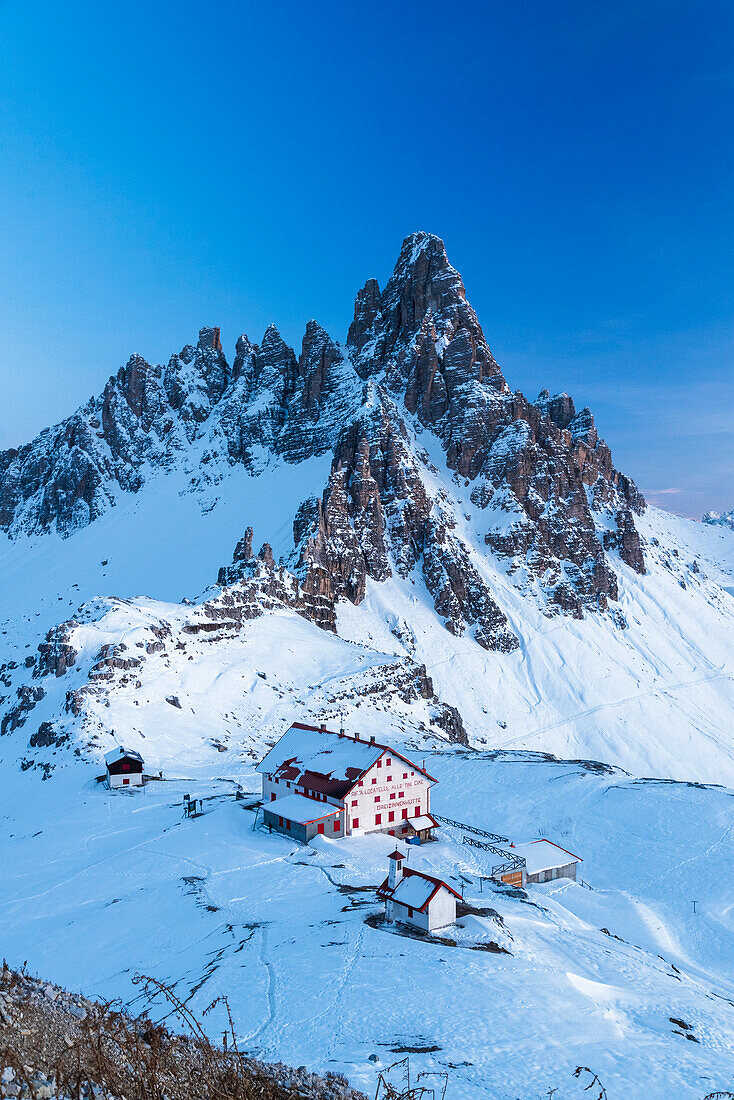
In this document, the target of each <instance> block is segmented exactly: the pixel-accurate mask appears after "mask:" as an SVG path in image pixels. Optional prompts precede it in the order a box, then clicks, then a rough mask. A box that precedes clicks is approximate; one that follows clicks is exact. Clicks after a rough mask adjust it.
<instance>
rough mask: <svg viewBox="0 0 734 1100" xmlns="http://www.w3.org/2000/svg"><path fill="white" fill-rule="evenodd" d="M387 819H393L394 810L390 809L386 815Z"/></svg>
mask: <svg viewBox="0 0 734 1100" xmlns="http://www.w3.org/2000/svg"><path fill="white" fill-rule="evenodd" d="M387 820H388V821H394V820H395V811H394V810H390V813H389V814H388V815H387Z"/></svg>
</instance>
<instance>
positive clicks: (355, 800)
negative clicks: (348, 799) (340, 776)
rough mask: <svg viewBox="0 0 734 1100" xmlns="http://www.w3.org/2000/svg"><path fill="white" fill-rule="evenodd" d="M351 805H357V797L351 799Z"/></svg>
mask: <svg viewBox="0 0 734 1100" xmlns="http://www.w3.org/2000/svg"><path fill="white" fill-rule="evenodd" d="M352 805H353V806H356V805H357V799H356V798H353V799H352Z"/></svg>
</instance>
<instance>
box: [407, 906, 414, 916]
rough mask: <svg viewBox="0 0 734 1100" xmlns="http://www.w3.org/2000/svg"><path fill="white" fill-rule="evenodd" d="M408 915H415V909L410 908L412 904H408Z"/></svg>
mask: <svg viewBox="0 0 734 1100" xmlns="http://www.w3.org/2000/svg"><path fill="white" fill-rule="evenodd" d="M408 916H409V917H412V916H413V910H412V909H411V908H410V906H408Z"/></svg>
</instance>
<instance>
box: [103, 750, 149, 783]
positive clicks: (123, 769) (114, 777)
mask: <svg viewBox="0 0 734 1100" xmlns="http://www.w3.org/2000/svg"><path fill="white" fill-rule="evenodd" d="M104 762H105V767H106V768H107V786H108V787H110V788H111V789H114V788H116V787H142V785H143V758H142V756H141V755H140V753H139V752H134V751H133V750H132V749H124V748H123V747H122V745H118V746H117V748H116V749H112V751H111V752H108V753H105V758H104Z"/></svg>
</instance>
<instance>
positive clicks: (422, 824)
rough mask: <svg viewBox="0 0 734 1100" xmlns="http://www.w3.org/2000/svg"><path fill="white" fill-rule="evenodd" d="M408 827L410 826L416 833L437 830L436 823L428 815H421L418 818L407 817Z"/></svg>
mask: <svg viewBox="0 0 734 1100" xmlns="http://www.w3.org/2000/svg"><path fill="white" fill-rule="evenodd" d="M407 824H408V825H412V826H413V828H414V829H415V831H416V832H417V833H419V832H422V830H423V829H437V828H438V822H437V821H436V820H435V818H433V817H431V815H430V814H421V816H420V817H409V818H408V820H407Z"/></svg>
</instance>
